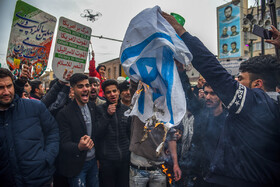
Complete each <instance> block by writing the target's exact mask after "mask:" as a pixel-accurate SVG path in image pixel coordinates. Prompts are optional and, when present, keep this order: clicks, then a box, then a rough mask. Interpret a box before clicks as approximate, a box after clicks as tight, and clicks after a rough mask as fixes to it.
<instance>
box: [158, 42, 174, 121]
mask: <svg viewBox="0 0 280 187" xmlns="http://www.w3.org/2000/svg"><path fill="white" fill-rule="evenodd" d="M162 53H163V57H162V69H161V76H162V79H163V81H164V83H165V86H166V88H167V92H166V104H167V108H168V110H169V113H170V116H171V119H170V123H171V124H174V118H173V111H172V105H171V95H172V87H173V81H174V74H173V72H174V60H173V52H172V51H171V50H170V49H169V48H168V47H163V52H162Z"/></svg>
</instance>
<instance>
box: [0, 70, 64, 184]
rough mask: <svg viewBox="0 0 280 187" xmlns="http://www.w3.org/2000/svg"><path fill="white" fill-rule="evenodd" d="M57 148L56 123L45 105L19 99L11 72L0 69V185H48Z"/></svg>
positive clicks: (39, 102) (50, 180) (57, 133)
mask: <svg viewBox="0 0 280 187" xmlns="http://www.w3.org/2000/svg"><path fill="white" fill-rule="evenodd" d="M58 149H59V132H58V126H57V123H56V121H55V119H54V118H53V117H52V115H51V114H50V113H49V111H48V110H47V108H46V107H45V105H44V104H43V103H42V102H41V101H37V100H29V99H21V98H19V96H18V95H16V94H15V89H14V84H13V75H12V73H11V72H10V71H9V70H7V69H4V68H0V185H1V186H2V185H3V186H50V185H51V182H52V175H53V173H54V170H55V168H54V160H55V157H56V156H57V154H58Z"/></svg>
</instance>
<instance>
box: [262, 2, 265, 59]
mask: <svg viewBox="0 0 280 187" xmlns="http://www.w3.org/2000/svg"><path fill="white" fill-rule="evenodd" d="M265 8H266V6H265V0H261V20H264V17H265ZM261 48H262V55H264V39H263V38H262V39H261Z"/></svg>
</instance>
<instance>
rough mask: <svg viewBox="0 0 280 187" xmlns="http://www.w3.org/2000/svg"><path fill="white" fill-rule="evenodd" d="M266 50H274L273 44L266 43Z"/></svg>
mask: <svg viewBox="0 0 280 187" xmlns="http://www.w3.org/2000/svg"><path fill="white" fill-rule="evenodd" d="M264 48H265V49H272V48H273V45H272V44H269V43H265V46H264Z"/></svg>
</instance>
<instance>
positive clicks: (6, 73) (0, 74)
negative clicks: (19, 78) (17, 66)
mask: <svg viewBox="0 0 280 187" xmlns="http://www.w3.org/2000/svg"><path fill="white" fill-rule="evenodd" d="M5 77H10V78H11V79H12V81H14V76H13V74H12V72H11V71H10V70H8V69H6V68H0V78H5Z"/></svg>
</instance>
